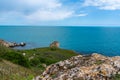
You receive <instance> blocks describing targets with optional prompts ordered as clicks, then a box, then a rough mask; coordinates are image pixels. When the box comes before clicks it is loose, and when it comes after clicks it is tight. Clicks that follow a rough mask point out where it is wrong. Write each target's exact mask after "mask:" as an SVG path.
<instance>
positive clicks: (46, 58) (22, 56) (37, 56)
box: [0, 45, 77, 80]
mask: <svg viewBox="0 0 120 80" xmlns="http://www.w3.org/2000/svg"><path fill="white" fill-rule="evenodd" d="M75 55H77V54H76V53H75V52H74V51H72V50H65V49H60V48H55V47H52V48H50V47H45V48H36V49H30V50H15V49H11V48H7V47H5V46H3V45H0V60H1V61H4V60H5V61H6V60H8V61H10V62H12V63H14V64H18V65H20V66H23V67H25V69H26V68H27V69H29V70H30V71H31V72H32V73H33V74H32V75H33V76H35V75H39V74H40V73H41V72H43V71H44V70H45V68H46V67H47V66H48V65H50V64H53V63H56V62H59V61H62V60H65V59H68V58H70V57H72V56H75ZM1 63H3V62H1ZM5 66H7V65H5ZM8 66H9V65H8ZM20 66H19V67H20ZM16 69H17V68H16ZM13 70H14V69H13ZM18 71H19V72H21V70H19V68H18ZM23 71H24V70H23ZM3 76H4V75H3ZM14 76H17V77H21V76H20V75H14ZM3 80H5V79H3ZM17 80H19V79H17Z"/></svg>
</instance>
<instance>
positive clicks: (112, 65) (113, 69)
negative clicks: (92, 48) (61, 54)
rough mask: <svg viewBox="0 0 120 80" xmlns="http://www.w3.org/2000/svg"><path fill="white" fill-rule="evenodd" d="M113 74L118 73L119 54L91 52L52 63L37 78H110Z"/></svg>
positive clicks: (55, 79)
mask: <svg viewBox="0 0 120 80" xmlns="http://www.w3.org/2000/svg"><path fill="white" fill-rule="evenodd" d="M115 74H120V56H115V57H105V56H103V55H100V54H97V53H93V54H92V55H89V56H83V55H78V56H74V57H72V58H70V59H67V60H64V61H60V62H58V63H56V64H52V65H50V66H48V67H47V68H46V70H45V71H44V72H43V73H42V75H41V76H39V80H111V77H112V76H113V75H115Z"/></svg>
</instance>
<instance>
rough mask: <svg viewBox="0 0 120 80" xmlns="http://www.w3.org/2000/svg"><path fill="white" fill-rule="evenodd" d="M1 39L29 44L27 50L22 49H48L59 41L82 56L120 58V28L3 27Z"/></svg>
mask: <svg viewBox="0 0 120 80" xmlns="http://www.w3.org/2000/svg"><path fill="white" fill-rule="evenodd" d="M0 38H1V39H4V40H7V41H13V42H22V41H23V42H26V43H27V46H25V47H23V48H19V49H31V48H38V47H46V46H49V44H50V43H51V42H52V41H55V40H56V41H59V42H60V46H61V48H65V49H71V50H75V51H76V52H79V53H84V54H90V53H93V52H97V53H101V54H104V55H107V56H114V55H120V28H119V27H60V26H59V27H58V26H57V27H34V26H0Z"/></svg>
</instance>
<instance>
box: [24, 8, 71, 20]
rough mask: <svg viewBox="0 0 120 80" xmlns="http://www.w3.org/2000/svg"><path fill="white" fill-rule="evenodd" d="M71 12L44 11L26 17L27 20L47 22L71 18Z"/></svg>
mask: <svg viewBox="0 0 120 80" xmlns="http://www.w3.org/2000/svg"><path fill="white" fill-rule="evenodd" d="M72 14H73V12H72V11H71V12H69V11H68V12H67V11H64V10H57V11H51V10H50V11H49V10H48V11H46V10H42V11H41V10H39V11H37V12H34V13H33V14H30V15H28V16H26V18H27V19H28V20H37V21H39V20H42V21H48V20H62V19H65V18H69V17H70V16H72Z"/></svg>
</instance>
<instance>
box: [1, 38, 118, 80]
mask: <svg viewBox="0 0 120 80" xmlns="http://www.w3.org/2000/svg"><path fill="white" fill-rule="evenodd" d="M1 42H2V43H0V44H1V45H0V65H1V66H0V72H1V74H0V77H1V80H6V79H7V80H26V79H28V80H119V79H120V56H113V57H109V56H104V55H101V54H98V53H91V54H90V55H81V54H78V53H76V52H75V51H73V50H66V49H61V48H60V43H59V42H58V41H53V42H52V43H50V45H49V47H43V48H35V49H29V50H18V49H13V48H11V47H8V46H5V45H3V42H4V40H2V41H1ZM4 43H5V42H4ZM6 76H7V77H6Z"/></svg>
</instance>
